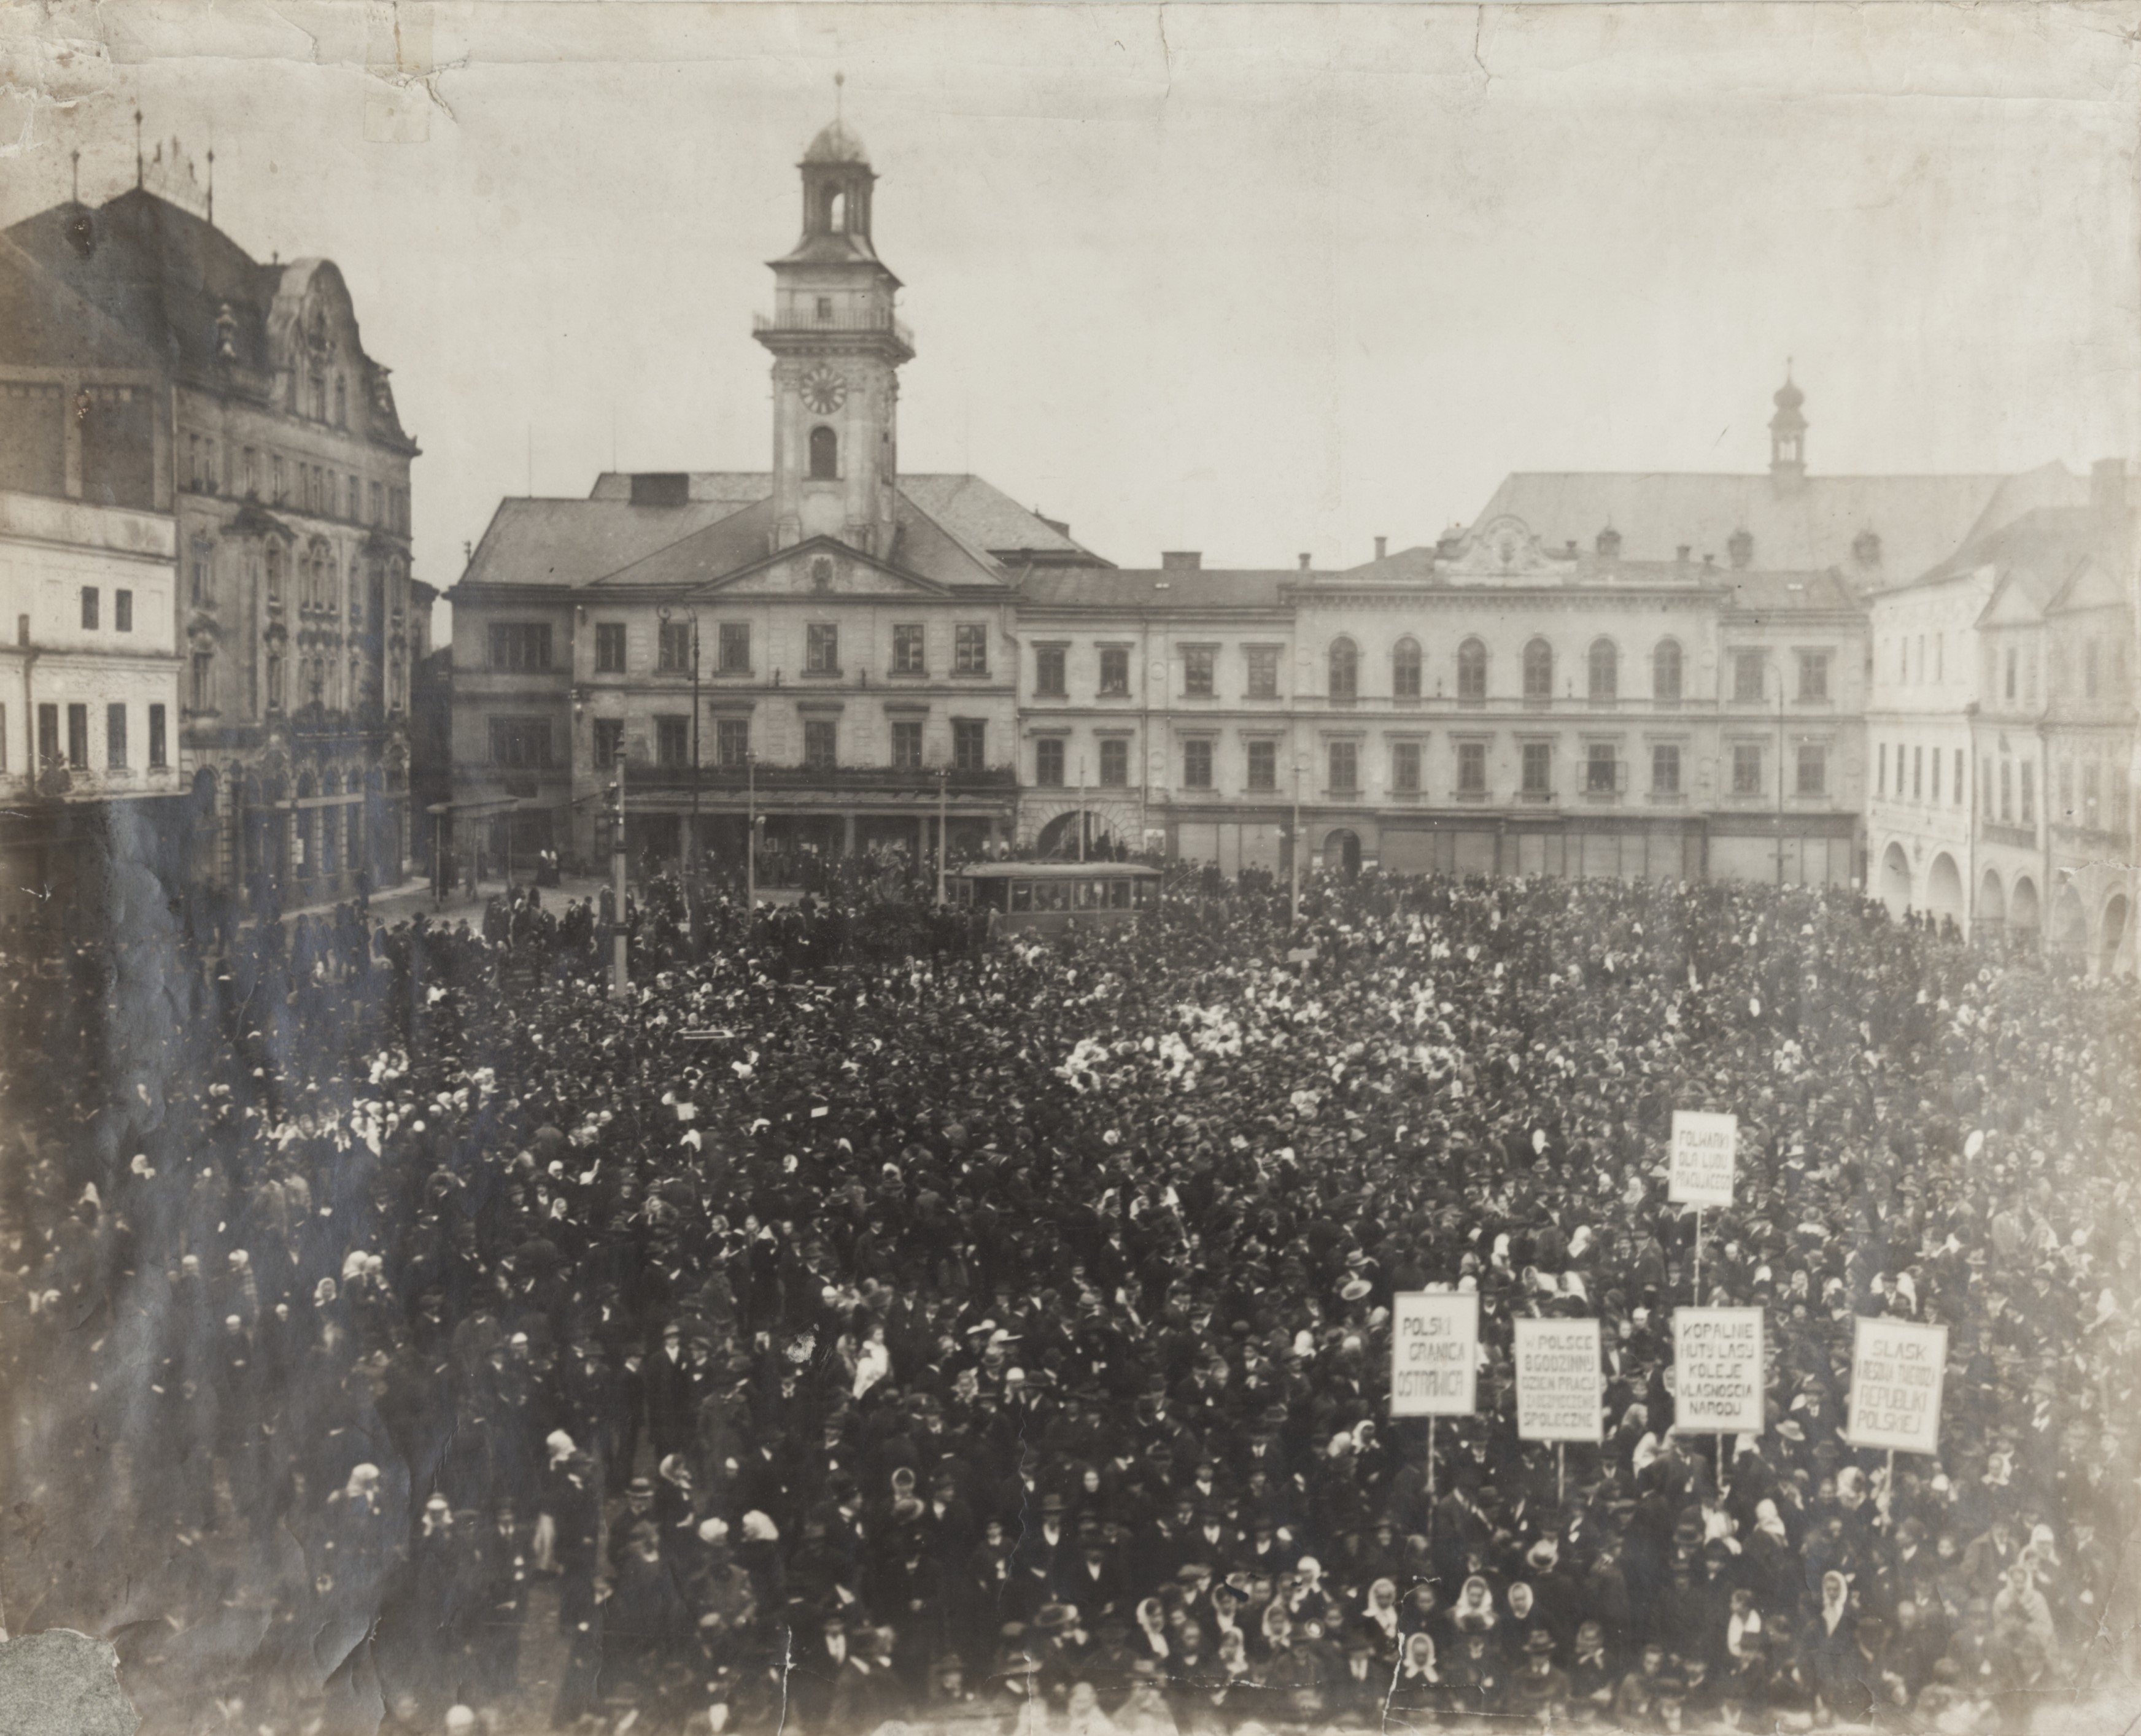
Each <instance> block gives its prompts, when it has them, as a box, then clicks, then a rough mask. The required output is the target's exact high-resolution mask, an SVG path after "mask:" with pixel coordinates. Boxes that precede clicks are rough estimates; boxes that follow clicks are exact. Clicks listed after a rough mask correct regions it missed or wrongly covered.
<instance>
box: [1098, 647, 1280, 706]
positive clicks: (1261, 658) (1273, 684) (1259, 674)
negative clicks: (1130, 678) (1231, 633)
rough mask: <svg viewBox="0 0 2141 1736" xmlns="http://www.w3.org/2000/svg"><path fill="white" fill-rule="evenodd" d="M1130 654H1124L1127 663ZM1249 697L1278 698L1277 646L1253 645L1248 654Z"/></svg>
mask: <svg viewBox="0 0 2141 1736" xmlns="http://www.w3.org/2000/svg"><path fill="white" fill-rule="evenodd" d="M1129 655H1130V654H1129V653H1128V652H1125V653H1124V658H1125V661H1128V659H1129ZM1248 661H1249V695H1248V696H1249V697H1250V698H1251V699H1277V697H1278V650H1277V647H1275V646H1270V645H1253V646H1251V647H1249V652H1248Z"/></svg>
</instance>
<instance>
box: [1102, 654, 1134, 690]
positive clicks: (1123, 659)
mask: <svg viewBox="0 0 2141 1736" xmlns="http://www.w3.org/2000/svg"><path fill="white" fill-rule="evenodd" d="M1129 694H1130V647H1128V646H1127V645H1103V646H1102V647H1100V697H1101V698H1103V699H1124V698H1126V697H1128V696H1129Z"/></svg>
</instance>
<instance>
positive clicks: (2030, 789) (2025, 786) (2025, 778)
mask: <svg viewBox="0 0 2141 1736" xmlns="http://www.w3.org/2000/svg"><path fill="white" fill-rule="evenodd" d="M2022 824H2024V825H2025V826H2034V825H2035V824H2037V768H2036V767H2035V766H2034V765H2030V763H2029V762H2028V761H2027V760H2024V761H2023V762H2022Z"/></svg>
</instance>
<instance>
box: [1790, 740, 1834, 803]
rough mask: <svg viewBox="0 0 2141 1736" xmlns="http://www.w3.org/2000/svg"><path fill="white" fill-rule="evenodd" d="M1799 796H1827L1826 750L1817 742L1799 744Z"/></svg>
mask: <svg viewBox="0 0 2141 1736" xmlns="http://www.w3.org/2000/svg"><path fill="white" fill-rule="evenodd" d="M1796 788H1797V790H1798V793H1799V794H1801V795H1827V794H1828V749H1827V748H1825V747H1824V746H1822V745H1820V744H1819V743H1818V742H1812V741H1804V742H1801V743H1800V744H1799V782H1798V784H1797V786H1796Z"/></svg>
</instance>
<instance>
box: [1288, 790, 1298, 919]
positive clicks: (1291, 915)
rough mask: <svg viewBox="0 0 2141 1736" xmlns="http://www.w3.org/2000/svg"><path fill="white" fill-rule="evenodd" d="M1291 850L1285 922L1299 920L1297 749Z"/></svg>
mask: <svg viewBox="0 0 2141 1736" xmlns="http://www.w3.org/2000/svg"><path fill="white" fill-rule="evenodd" d="M1290 831H1291V834H1292V842H1293V848H1292V851H1291V852H1289V858H1290V861H1291V864H1292V870H1293V875H1292V878H1293V884H1292V887H1291V888H1290V889H1289V890H1288V892H1287V922H1299V921H1300V920H1301V753H1300V750H1299V749H1298V748H1297V749H1296V750H1295V752H1294V755H1293V824H1292V827H1291V828H1290Z"/></svg>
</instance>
